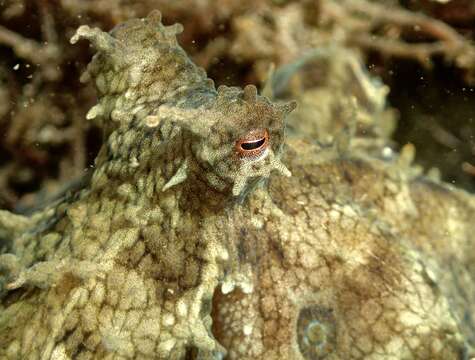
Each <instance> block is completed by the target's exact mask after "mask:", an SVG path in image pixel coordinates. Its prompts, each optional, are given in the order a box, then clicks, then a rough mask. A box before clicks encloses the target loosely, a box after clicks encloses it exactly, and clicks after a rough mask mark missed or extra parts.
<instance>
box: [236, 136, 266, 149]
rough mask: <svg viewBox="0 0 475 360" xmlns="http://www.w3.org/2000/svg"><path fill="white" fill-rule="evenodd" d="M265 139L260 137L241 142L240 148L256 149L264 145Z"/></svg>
mask: <svg viewBox="0 0 475 360" xmlns="http://www.w3.org/2000/svg"><path fill="white" fill-rule="evenodd" d="M265 141H266V139H265V138H262V139H259V140H256V141H249V142H244V143H242V144H241V148H242V149H243V150H246V151H249V150H256V149H259V148H260V147H261V146H262V145H264V142H265Z"/></svg>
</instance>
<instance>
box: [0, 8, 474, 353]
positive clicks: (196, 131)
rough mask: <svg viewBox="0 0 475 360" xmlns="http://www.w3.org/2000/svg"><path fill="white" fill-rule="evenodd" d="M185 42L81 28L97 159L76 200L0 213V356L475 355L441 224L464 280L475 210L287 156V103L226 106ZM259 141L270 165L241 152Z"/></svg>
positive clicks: (396, 178) (337, 159)
mask: <svg viewBox="0 0 475 360" xmlns="http://www.w3.org/2000/svg"><path fill="white" fill-rule="evenodd" d="M179 30H180V27H179V26H177V25H175V26H173V27H164V26H163V25H162V24H161V22H160V16H159V14H157V13H154V14H151V15H150V16H149V17H148V18H147V19H141V20H133V21H130V22H127V23H125V24H124V25H122V26H120V27H118V28H116V29H115V30H113V31H112V32H111V34H110V35H109V34H105V33H103V32H101V31H99V30H97V29H89V28H87V27H82V28H80V29H79V30H78V33H77V35H76V36H75V38H74V41H77V40H79V39H80V38H87V39H89V40H90V41H91V42H92V44H93V45H94V46H95V47H96V49H97V50H98V54H97V55H96V56H95V57H94V59H93V61H92V62H91V64H90V65H89V67H88V71H87V73H86V75H85V77H84V79H85V80H87V79H91V80H93V81H94V82H95V84H96V86H97V90H98V94H99V103H98V105H97V106H95V107H93V108H92V109H91V111H90V112H89V114H88V118H89V119H94V120H95V121H99V122H100V123H101V124H102V126H103V129H104V146H103V147H102V149H101V151H100V153H99V155H98V157H97V159H96V164H95V169H94V172H93V174H92V177H91V179H90V180H89V181H88V182H87V183H86V185H85V186H84V188H83V189H82V190H80V191H77V192H74V193H72V194H69V195H67V196H66V197H65V198H63V199H62V200H60V201H59V202H58V203H57V204H53V205H51V206H50V207H49V208H48V209H44V210H43V211H41V212H38V213H37V214H34V215H32V216H31V217H28V218H27V217H22V216H19V215H13V214H10V213H7V212H1V213H0V237H1V238H2V239H4V240H5V241H6V242H7V246H6V249H5V251H4V254H3V255H1V256H0V270H2V274H3V277H2V279H1V283H0V285H2V289H0V296H1V297H0V299H1V312H0V358H2V359H3V358H5V359H193V358H196V359H222V358H223V357H225V358H227V359H266V360H267V359H270V360H272V359H285V358H288V359H297V360H303V359H305V360H314V359H323V358H325V359H463V358H464V357H466V356H468V355H467V352H468V345H467V343H466V340H467V339H469V338H470V337H472V338H473V331H472V330H471V329H473V322H472V320H471V319H470V318H468V320H467V319H465V320H462V319H461V316H460V315H461V314H463V313H464V312H465V313H467V314H469V315H470V316H472V315H473V299H470V298H465V297H464V296H463V295H464V294H463V293H462V292H461V291H460V289H459V288H458V287H456V286H454V285H453V284H451V283H450V280H449V279H448V278H447V277H444V276H445V274H446V273H447V271H448V270H449V267H450V265H451V264H454V263H455V262H454V261H450V260H451V258H450V256H449V254H448V253H445V249H446V248H447V246H449V243H450V240H451V239H448V238H444V237H443V235H442V234H441V233H439V232H437V230H436V229H435V227H433V228H431V226H430V223H431V222H441V223H442V222H443V221H452V222H455V223H452V224H447V225H443V226H447V231H449V230H450V229H452V228H455V229H457V234H455V235H454V236H456V238H457V241H459V243H460V244H462V245H464V246H465V247H463V249H464V250H463V251H462V250H461V249H460V248H456V247H455V246H454V247H453V251H454V252H453V259H457V260H459V261H460V263H461V264H462V265H459V266H458V267H457V269H458V270H460V271H462V275H463V276H465V277H467V276H468V277H470V276H471V275H470V274H473V265H470V260H471V258H470V256H473V255H469V254H468V251H469V250H473V235H472V234H473V233H474V231H473V230H474V228H473V227H474V225H473V222H470V219H473V213H474V211H475V210H474V209H475V204H474V202H475V200H474V199H473V197H470V196H468V195H466V194H463V193H462V192H460V191H456V190H449V189H448V188H447V187H446V186H445V185H438V184H432V183H425V182H424V181H418V180H415V179H412V178H411V177H410V176H406V175H407V174H410V173H411V171H409V170H408V169H406V168H403V167H400V166H399V165H397V164H396V162H397V161H395V160H393V161H390V160H386V161H383V160H378V159H377V158H373V157H371V156H369V155H368V154H361V153H360V152H358V151H356V150H355V151H354V152H352V151H347V152H346V154H345V155H343V154H339V153H335V156H334V157H333V158H329V159H327V160H326V161H323V162H322V159H321V157H320V156H319V155H320V149H319V148H318V147H317V146H316V145H315V144H313V143H312V142H309V141H308V140H305V139H303V138H300V137H299V135H298V134H295V135H294V136H292V137H291V138H288V139H287V140H285V145H286V155H285V156H284V157H283V159H281V157H282V150H283V145H284V118H285V117H286V115H287V114H288V113H289V112H290V111H291V110H292V109H293V107H294V105H293V104H275V103H272V102H270V101H269V100H268V99H266V98H264V97H262V96H259V95H257V93H256V89H255V87H252V86H247V87H246V88H244V89H243V90H241V89H238V88H227V87H220V88H218V90H215V88H214V85H213V83H212V81H210V80H209V79H207V78H206V74H205V73H204V72H203V71H202V70H200V69H199V68H197V67H196V66H195V65H193V64H192V63H191V62H190V60H189V59H188V58H187V56H186V54H185V53H184V52H183V50H182V49H181V48H180V47H179V46H178V45H177V43H176V38H175V34H176V33H177V32H178V31H179ZM264 130H266V131H264ZM256 134H266V135H265V136H266V142H263V143H265V149H264V148H262V149H263V150H262V151H259V152H252V154H253V156H250V157H246V155H243V154H245V152H244V153H239V148H237V145H236V144H238V145H239V144H241V143H242V142H243V141H244V142H246V141H249V139H251V140H252V141H256V136H257V139H259V136H261V135H256ZM267 136H268V139H267ZM243 139H244V140H243ZM349 150H351V148H350V149H349ZM256 153H258V154H259V156H255V154H256ZM284 163H285V164H287V166H288V167H289V169H290V172H291V173H292V176H291V177H288V176H289V175H290V172H289V170H288V169H287V167H286V166H284V165H283V164H284ZM282 175H286V176H282ZM438 189H439V190H438ZM437 191H440V192H441V193H442V194H439V193H438V192H437ZM426 194H427V198H428V199H429V200H424V199H425V198H426ZM424 201H428V203H427V205H424ZM415 202H418V206H419V207H420V209H419V211H417V210H414V209H415V208H416V206H414V208H412V207H411V206H412V205H414V203H415ZM431 202H435V203H437V204H438V205H439V207H438V211H437V212H436V211H434V212H432V211H430V212H424V206H432V205H433V204H432V203H431ZM411 204H412V205H411ZM454 209H455V210H454ZM413 210H414V211H413ZM451 211H452V212H453V211H458V212H463V213H467V214H468V215H466V216H467V217H466V218H460V217H458V216H454V215H453V214H452V213H451ZM457 222H458V223H457ZM454 224H455V225H456V226H454ZM457 224H459V225H464V226H465V227H464V228H460V226H458V225H457ZM450 226H451V227H450ZM449 227H450V229H449ZM444 229H445V228H444ZM430 244H432V245H430ZM431 251H432V252H431ZM472 254H473V252H472ZM442 255H444V256H442ZM470 271H471V272H470ZM457 279H461V280H460V283H461V284H462V287H464V286H465V285H468V282H467V280H466V279H465V278H462V277H460V278H457ZM472 286H473V284H472Z"/></svg>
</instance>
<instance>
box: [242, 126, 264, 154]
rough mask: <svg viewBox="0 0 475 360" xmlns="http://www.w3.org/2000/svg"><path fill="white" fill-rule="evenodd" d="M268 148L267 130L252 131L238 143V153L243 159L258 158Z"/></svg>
mask: <svg viewBox="0 0 475 360" xmlns="http://www.w3.org/2000/svg"><path fill="white" fill-rule="evenodd" d="M268 147H269V132H268V131H267V129H258V130H252V131H250V132H249V133H247V134H246V136H244V137H242V138H240V139H239V140H238V141H236V152H237V154H238V156H239V157H240V158H242V159H255V158H258V157H260V156H261V155H262V154H263V153H264V152H265V151H266V150H267V148H268Z"/></svg>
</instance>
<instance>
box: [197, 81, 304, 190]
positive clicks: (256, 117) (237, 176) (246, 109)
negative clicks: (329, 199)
mask: <svg viewBox="0 0 475 360" xmlns="http://www.w3.org/2000/svg"><path fill="white" fill-rule="evenodd" d="M295 105H296V104H295V103H294V102H291V103H287V104H273V103H271V102H270V101H269V100H268V99H267V98H265V97H262V96H259V95H257V89H256V87H255V86H253V85H248V86H246V87H245V88H244V89H243V90H242V89H240V88H235V87H224V86H221V87H219V88H218V96H217V97H216V99H215V100H214V102H213V105H212V108H211V111H209V113H208V114H209V117H210V118H209V119H207V121H206V122H205V123H206V124H208V125H209V127H208V128H207V129H206V131H204V132H202V134H204V136H201V137H200V138H199V139H198V141H197V142H194V145H193V153H194V155H195V158H196V159H197V161H198V162H199V163H200V164H201V167H202V168H203V169H205V172H204V173H205V178H206V181H207V182H208V184H209V185H210V186H212V187H214V188H216V189H218V190H220V191H223V190H226V189H227V190H230V191H231V192H232V195H233V196H240V195H242V194H243V193H245V192H246V189H249V188H251V187H252V184H255V183H256V182H257V181H258V180H259V179H262V178H266V177H268V176H269V175H270V173H271V172H272V171H278V172H280V173H282V174H283V175H286V176H290V172H289V170H288V169H287V168H286V167H285V166H284V165H283V163H282V162H281V160H280V156H281V152H282V147H283V143H284V128H285V125H284V119H285V117H286V115H287V114H289V113H290V112H291V111H292V110H293V109H294V108H295Z"/></svg>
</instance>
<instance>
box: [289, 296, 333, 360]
mask: <svg viewBox="0 0 475 360" xmlns="http://www.w3.org/2000/svg"><path fill="white" fill-rule="evenodd" d="M336 336H337V332H336V322H335V317H334V315H333V310H332V309H329V308H325V307H322V306H319V305H311V306H308V307H305V308H303V309H302V310H300V313H299V317H298V320H297V342H298V346H299V350H300V352H301V354H302V356H303V357H304V358H305V359H307V360H320V359H325V358H326V357H327V355H329V354H331V353H332V352H333V351H334V350H335V348H336Z"/></svg>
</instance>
